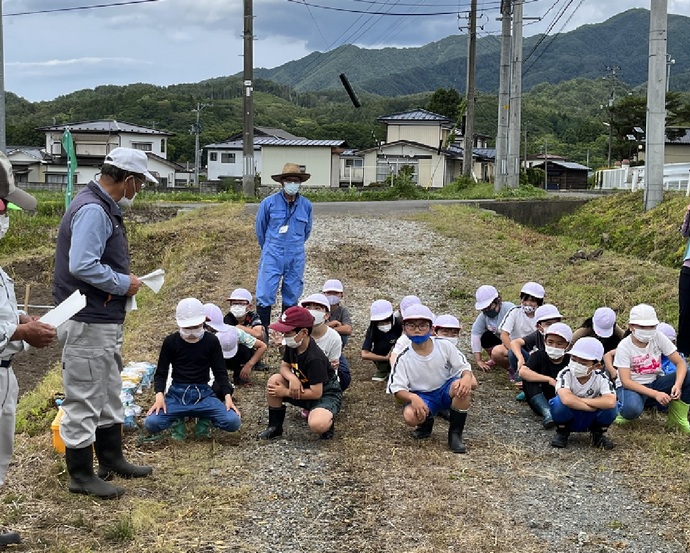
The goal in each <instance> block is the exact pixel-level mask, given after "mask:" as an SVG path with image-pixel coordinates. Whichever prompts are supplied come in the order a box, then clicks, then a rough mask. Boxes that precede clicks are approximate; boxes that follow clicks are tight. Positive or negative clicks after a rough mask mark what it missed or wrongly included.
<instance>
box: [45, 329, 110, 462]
mask: <svg viewBox="0 0 690 553" xmlns="http://www.w3.org/2000/svg"><path fill="white" fill-rule="evenodd" d="M122 328H123V325H121V324H96V323H81V322H77V321H67V322H66V323H64V324H63V325H61V326H60V327H59V328H58V339H59V340H60V343H61V344H62V346H63V350H62V383H63V386H64V388H65V400H64V401H63V403H62V409H63V411H64V415H63V417H62V423H61V424H60V436H61V437H62V440H63V441H64V442H65V446H66V447H68V448H71V449H80V448H82V447H87V446H89V445H91V444H92V443H93V442H94V441H95V439H96V438H95V436H96V429H97V428H98V427H109V426H113V425H114V424H121V423H122V422H123V421H124V409H123V407H122V401H121V400H120V391H121V389H122V378H121V376H120V373H121V372H122V357H121V355H120V352H121V350H122Z"/></svg>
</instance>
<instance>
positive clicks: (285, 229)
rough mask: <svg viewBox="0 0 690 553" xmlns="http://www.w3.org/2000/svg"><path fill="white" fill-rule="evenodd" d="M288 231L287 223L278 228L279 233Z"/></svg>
mask: <svg viewBox="0 0 690 553" xmlns="http://www.w3.org/2000/svg"><path fill="white" fill-rule="evenodd" d="M287 231H288V226H287V225H283V226H282V227H280V228H279V229H278V234H285V233H286V232H287Z"/></svg>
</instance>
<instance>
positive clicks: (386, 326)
mask: <svg viewBox="0 0 690 553" xmlns="http://www.w3.org/2000/svg"><path fill="white" fill-rule="evenodd" d="M376 326H378V329H379V330H380V331H381V332H384V333H385V332H389V331H390V329H391V328H393V325H392V324H391V323H386V324H382V325H376Z"/></svg>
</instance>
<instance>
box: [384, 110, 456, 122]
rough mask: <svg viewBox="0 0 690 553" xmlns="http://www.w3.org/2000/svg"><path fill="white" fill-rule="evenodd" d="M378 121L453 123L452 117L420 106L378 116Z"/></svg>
mask: <svg viewBox="0 0 690 553" xmlns="http://www.w3.org/2000/svg"><path fill="white" fill-rule="evenodd" d="M377 121H384V122H385V121H431V122H434V121H435V122H438V123H451V122H452V121H451V119H450V118H448V117H446V116H445V115H439V114H438V113H434V112H433V111H429V110H426V109H422V108H418V109H413V110H410V111H403V112H401V113H394V114H392V115H382V116H381V117H378V118H377Z"/></svg>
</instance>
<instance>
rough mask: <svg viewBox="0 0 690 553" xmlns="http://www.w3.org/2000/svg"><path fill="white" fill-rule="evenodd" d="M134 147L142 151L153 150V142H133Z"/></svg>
mask: <svg viewBox="0 0 690 553" xmlns="http://www.w3.org/2000/svg"><path fill="white" fill-rule="evenodd" d="M132 148H134V149H135V150H141V151H142V152H152V151H153V143H152V142H132Z"/></svg>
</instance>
